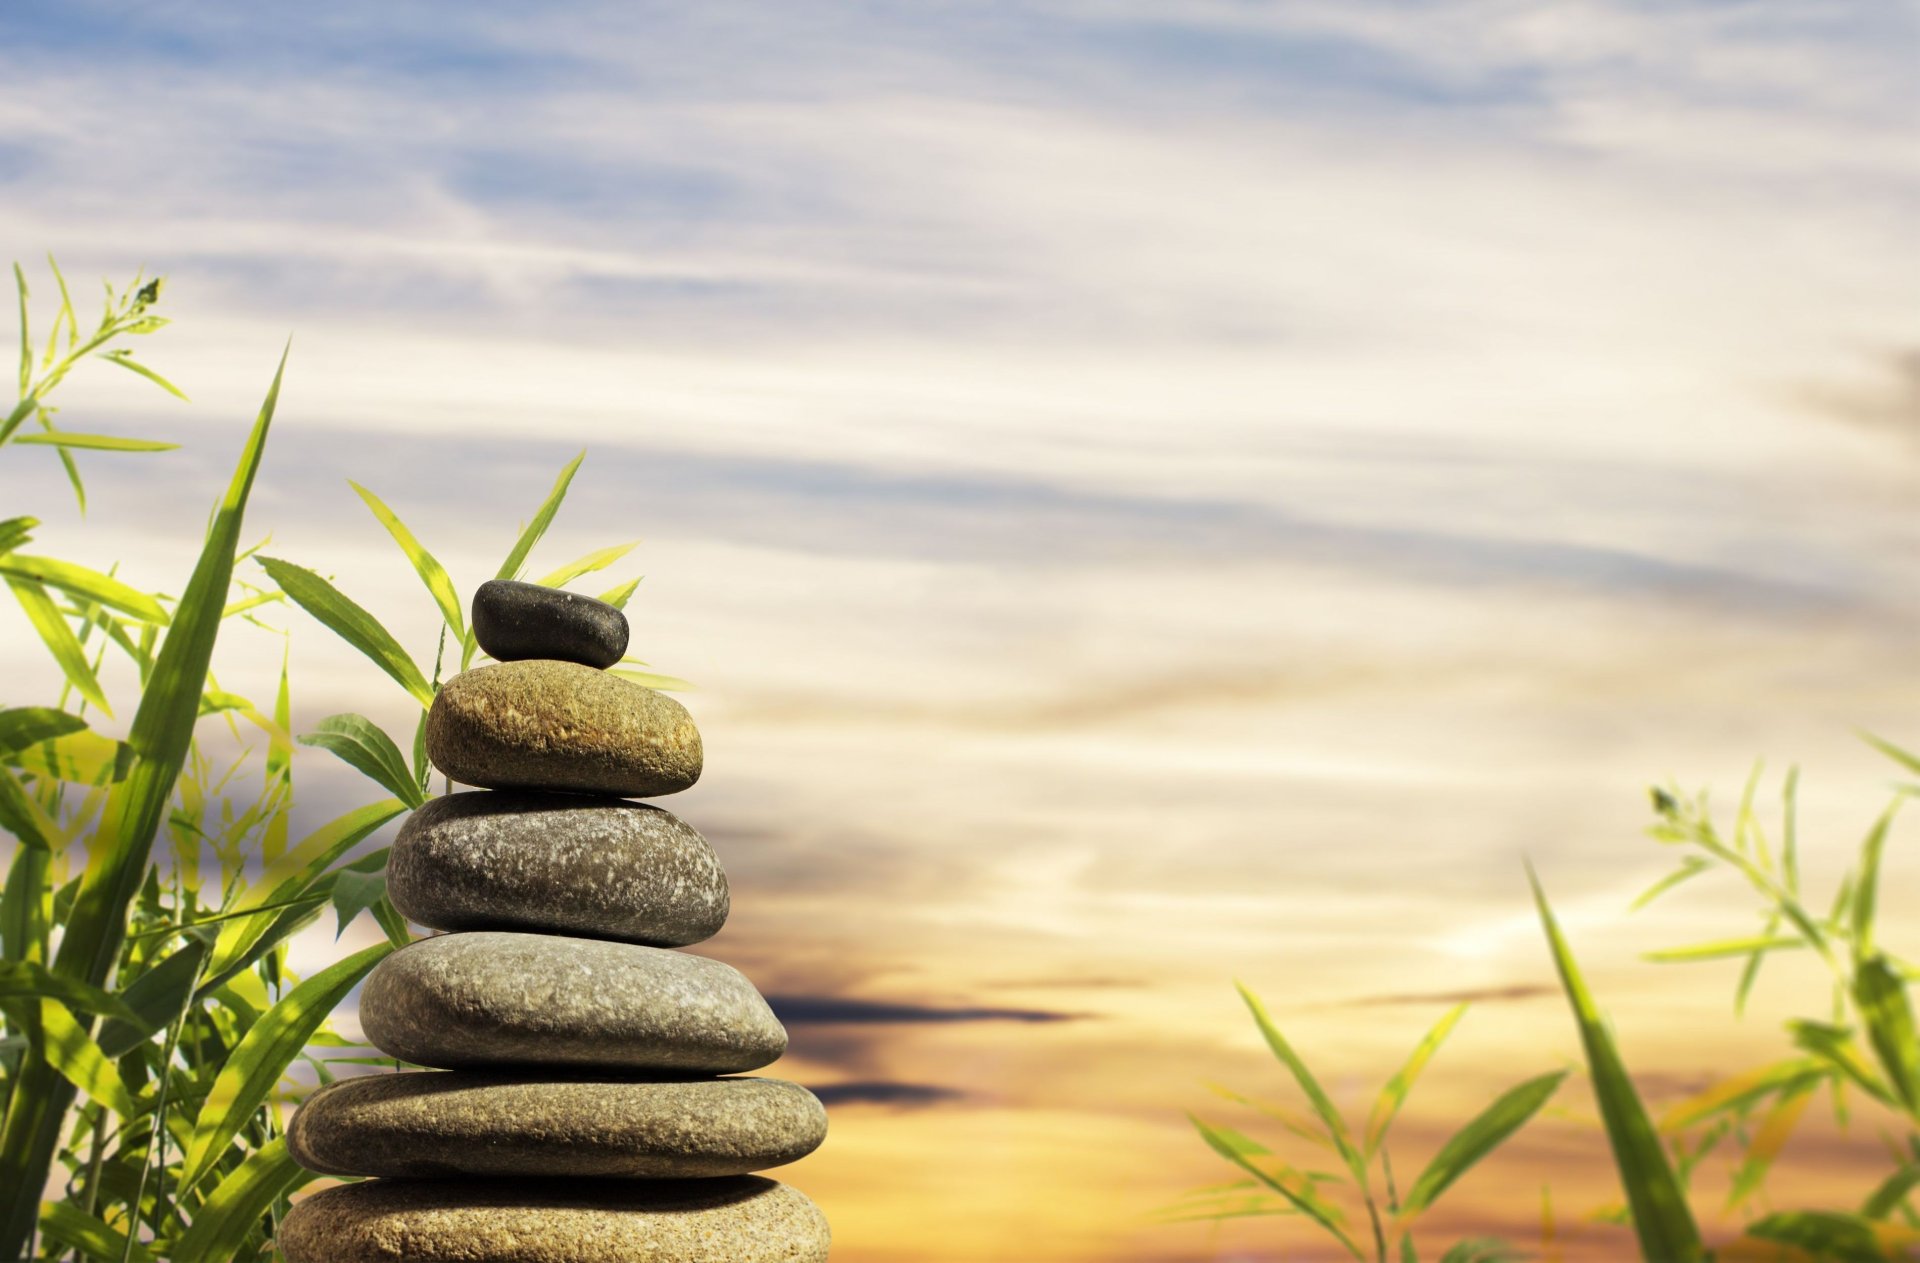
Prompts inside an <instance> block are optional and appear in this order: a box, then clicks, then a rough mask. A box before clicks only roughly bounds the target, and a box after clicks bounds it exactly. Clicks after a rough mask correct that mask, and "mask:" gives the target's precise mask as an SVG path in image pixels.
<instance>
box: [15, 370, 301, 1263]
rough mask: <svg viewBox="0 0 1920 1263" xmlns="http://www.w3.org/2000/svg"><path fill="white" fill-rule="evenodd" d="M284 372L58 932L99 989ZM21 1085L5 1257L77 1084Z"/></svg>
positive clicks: (252, 439)
mask: <svg viewBox="0 0 1920 1263" xmlns="http://www.w3.org/2000/svg"><path fill="white" fill-rule="evenodd" d="M285 371H286V356H285V355H284V354H283V355H282V356H281V359H280V366H279V368H278V369H276V370H275V372H274V376H273V385H272V386H271V387H270V388H269V389H268V391H267V397H266V401H265V402H264V403H263V404H262V406H261V409H260V414H259V416H258V417H257V418H256V419H255V421H254V425H253V430H252V432H251V433H250V434H249V436H248V438H247V442H246V446H245V447H244V448H243V450H242V452H241V456H240V462H239V465H238V467H237V468H236V469H235V471H234V475H233V480H232V482H231V483H229V485H228V487H227V492H226V495H225V497H224V498H223V499H222V500H221V503H220V506H219V508H218V509H217V511H216V512H215V514H214V518H213V521H212V523H211V525H210V527H209V528H208V531H207V538H206V542H205V544H204V546H203V547H202V549H201V553H200V560H199V562H198V563H197V564H196V565H195V567H194V571H193V577H192V578H191V579H190V580H189V581H188V583H187V589H186V592H185V593H184V594H183V595H182V597H181V598H180V603H179V606H178V608H177V610H176V611H175V617H174V621H173V624H172V626H171V627H170V628H169V630H168V632H167V635H166V640H165V642H164V643H163V644H162V645H161V648H160V655H159V657H158V659H157V660H156V661H155V663H154V666H153V671H152V674H151V675H150V676H149V677H148V680H147V684H146V689H145V691H144V692H143V694H142V695H141V699H140V707H139V709H138V710H137V711H136V712H135V715H134V720H133V729H132V732H131V733H130V734H129V738H128V744H129V745H131V746H132V747H133V749H134V752H135V756H136V757H135V758H134V762H133V767H132V769H131V770H130V771H129V772H128V774H127V777H126V779H125V780H123V781H121V782H120V783H118V784H117V785H115V786H114V787H113V789H112V791H111V792H110V793H109V795H108V798H107V806H106V811H105V817H104V820H103V822H102V826H101V828H100V831H99V834H98V837H97V838H96V844H95V846H94V848H93V851H92V853H91V855H90V857H89V860H88V864H87V868H86V872H85V874H84V876H83V877H82V879H81V883H80V888H79V891H78V893H77V894H76V896H75V898H74V902H73V908H72V911H71V913H70V914H69V916H68V919H67V924H66V929H65V932H64V934H63V936H62V938H61V942H60V951H59V954H58V956H57V957H56V959H55V966H54V967H55V970H56V971H57V972H59V973H62V974H65V975H67V976H69V977H74V978H79V979H82V980H83V981H86V982H89V983H92V984H93V985H95V986H102V985H104V984H105V983H106V981H107V979H108V978H109V977H110V975H111V974H112V971H113V964H114V961H115V959H116V958H117V957H118V956H119V953H120V945H121V942H122V940H123V938H124V936H125V934H126V925H127V907H128V905H129V904H130V903H131V902H132V900H133V896H134V894H135V892H136V891H137V890H138V889H139V887H140V883H141V881H142V880H143V878H144V876H145V874H146V868H147V859H148V856H149V854H150V853H151V850H152V847H153V840H154V836H155V835H156V834H157V833H158V832H159V831H160V827H161V824H162V823H163V821H164V820H165V819H166V815H167V811H168V808H169V806H170V803H171V800H172V797H173V789H174V783H175V782H176V781H177V780H178V779H179V776H180V769H181V767H182V765H183V764H184V763H185V762H186V757H187V748H188V746H189V744H190V743H191V742H192V740H193V725H194V721H195V717H196V715H197V712H198V710H199V701H200V693H201V690H202V689H203V688H205V686H206V679H207V666H208V663H209V661H210V660H211V659H212V656H213V645H214V640H215V638H216V637H217V636H218V635H219V632H220V612H221V608H222V606H223V605H224V604H225V602H226V594H227V585H228V582H229V580H230V579H231V578H232V573H233V557H234V552H235V550H236V549H237V548H238V546H239V538H240V524H241V520H242V518H243V516H244V514H245V512H246V504H247V498H248V496H249V494H250V493H251V492H252V490H253V480H254V476H255V475H256V474H257V473H258V472H259V468H260V459H261V456H262V454H263V451H264V448H265V445H266V441H267V433H268V431H269V429H270V428H271V426H272V423H273V413H274V408H275V405H276V404H277V403H278V402H279V398H280V383H281V379H282V377H283V375H284V374H285ZM13 1089H14V1090H13V1106H12V1108H11V1109H10V1110H9V1111H8V1114H7V1120H6V1126H5V1130H4V1132H3V1133H0V1199H3V1200H4V1219H0V1259H4V1258H17V1257H19V1256H20V1255H21V1254H23V1253H24V1251H25V1247H26V1242H27V1238H28V1237H29V1236H30V1235H31V1234H32V1232H33V1228H34V1224H35V1222H36V1221H37V1220H38V1217H39V1214H38V1212H39V1203H40V1190H41V1189H42V1188H43V1187H44V1186H45V1184H46V1180H47V1171H48V1169H49V1167H50V1166H51V1164H52V1161H53V1152H54V1149H55V1148H56V1147H57V1146H58V1144H59V1140H60V1131H61V1125H62V1123H63V1122H64V1120H65V1117H66V1111H67V1107H68V1106H69V1105H70V1104H72V1101H73V1089H72V1087H71V1085H69V1084H68V1083H67V1082H66V1081H65V1080H64V1079H62V1078H61V1077H60V1076H59V1075H58V1074H57V1073H55V1072H54V1070H53V1068H52V1067H51V1066H50V1065H49V1064H48V1063H47V1062H46V1060H45V1058H44V1057H35V1056H33V1055H31V1054H29V1055H28V1056H27V1057H25V1058H24V1059H23V1060H22V1062H21V1065H20V1069H19V1071H18V1073H17V1075H16V1077H15V1079H14V1084H13Z"/></svg>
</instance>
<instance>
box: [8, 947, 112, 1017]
mask: <svg viewBox="0 0 1920 1263" xmlns="http://www.w3.org/2000/svg"><path fill="white" fill-rule="evenodd" d="M25 997H31V998H34V999H43V1000H57V1001H59V1002H60V1003H61V1004H64V1005H65V1006H66V1007H67V1008H69V1009H72V1010H74V1011H75V1012H79V1013H93V1014H97V1015H99V1016H102V1017H120V1018H132V1017H134V1016H135V1015H134V1012H133V1010H132V1009H130V1008H128V1007H127V1005H126V1003H125V1002H124V1001H122V1000H120V999H119V998H117V997H115V996H113V995H112V994H110V993H108V992H106V991H103V990H101V989H100V988H99V987H95V986H92V985H91V984H88V983H85V982H82V981H80V980H79V979H78V978H63V977H61V976H60V975H59V974H56V973H54V972H53V971H52V970H50V969H48V968H47V967H46V966H45V965H42V964H40V963H38V962H37V961H31V960H4V961H0V999H15V998H25Z"/></svg>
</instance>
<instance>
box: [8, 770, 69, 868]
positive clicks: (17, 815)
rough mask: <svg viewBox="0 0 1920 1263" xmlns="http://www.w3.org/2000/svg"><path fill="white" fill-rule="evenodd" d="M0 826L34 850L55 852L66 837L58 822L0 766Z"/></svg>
mask: <svg viewBox="0 0 1920 1263" xmlns="http://www.w3.org/2000/svg"><path fill="white" fill-rule="evenodd" d="M0 828H4V829H6V831H7V832H8V833H11V834H12V835H13V836H14V837H16V838H18V839H19V840H20V841H21V842H22V843H24V844H25V845H26V846H28V847H31V848H32V849H34V850H36V851H56V850H58V849H60V847H61V845H62V844H63V843H64V842H65V840H66V835H65V834H64V833H62V832H61V829H60V823H59V821H57V820H55V819H54V818H53V817H52V816H49V815H48V814H47V809H46V808H45V807H42V806H41V805H40V800H39V799H37V798H35V797H34V796H33V795H31V794H29V793H27V791H26V790H25V789H23V788H21V785H20V782H19V781H18V780H16V779H15V778H14V775H13V772H12V770H11V769H9V768H4V767H0Z"/></svg>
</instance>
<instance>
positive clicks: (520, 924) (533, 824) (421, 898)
mask: <svg viewBox="0 0 1920 1263" xmlns="http://www.w3.org/2000/svg"><path fill="white" fill-rule="evenodd" d="M387 893H388V894H389V895H391V896H392V897H393V902H394V906H395V907H397V908H399V909H400V911H401V912H403V913H405V914H406V915H407V916H408V917H410V918H411V919H413V920H415V921H418V922H419V923H420V924H421V925H430V926H432V927H434V928H435V929H437V930H532V931H538V932H546V933H560V934H578V935H581V936H583V937H587V938H613V939H623V940H625V941H627V942H634V943H648V944H651V945H654V946H657V947H684V946H685V945H687V944H688V943H698V942H699V941H700V940H702V939H706V938H711V937H713V936H714V935H715V934H717V933H718V932H719V930H720V927H721V926H722V925H724V924H726V920H727V875H726V873H724V872H723V871H721V868H720V861H719V859H718V858H716V857H715V855H714V853H713V848H712V847H711V846H709V845H707V840H706V839H705V838H703V837H701V836H700V835H699V834H698V833H696V832H694V830H693V829H692V828H691V827H690V826H688V825H687V824H684V823H683V822H682V821H681V820H680V819H679V817H677V816H675V815H674V814H673V813H672V812H669V811H663V810H661V809H660V808H658V807H649V806H645V805H643V804H640V803H626V802H616V801H611V800H608V799H596V798H585V797H582V796H579V795H573V794H541V793H535V792H532V791H527V790H496V791H492V792H488V793H477V794H449V795H447V796H445V797H442V798H436V799H434V800H433V801H431V802H429V803H428V804H427V805H426V806H424V807H422V808H420V810H418V811H416V812H414V813H413V815H412V816H411V817H409V818H408V820H407V823H406V824H405V825H404V826H402V828H401V830H400V836H399V837H398V838H397V839H396V840H395V841H394V844H393V853H392V855H391V857H390V858H389V859H388V860H387Z"/></svg>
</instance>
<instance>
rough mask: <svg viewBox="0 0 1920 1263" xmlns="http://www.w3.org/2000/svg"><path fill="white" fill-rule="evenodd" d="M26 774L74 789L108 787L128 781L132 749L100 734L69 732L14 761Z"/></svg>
mask: <svg viewBox="0 0 1920 1263" xmlns="http://www.w3.org/2000/svg"><path fill="white" fill-rule="evenodd" d="M11 761H12V762H13V763H15V764H17V765H19V767H20V770H21V771H23V772H29V773H32V774H33V775H35V776H38V777H42V778H44V779H47V780H55V781H67V782H69V783H71V784H75V785H107V784H111V783H113V782H116V781H122V780H125V779H126V776H127V773H128V771H130V770H131V769H132V767H133V747H131V746H129V745H128V744H127V743H126V742H124V741H115V740H114V739H113V738H111V737H103V736H101V735H100V734H99V733H97V732H92V731H87V730H83V731H80V732H70V733H67V734H66V735H65V736H61V737H55V738H54V739H53V740H51V741H43V742H40V743H39V744H37V745H30V746H28V747H27V748H26V749H24V750H21V751H19V752H17V753H16V754H15V755H14V756H13V758H12V760H11Z"/></svg>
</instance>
